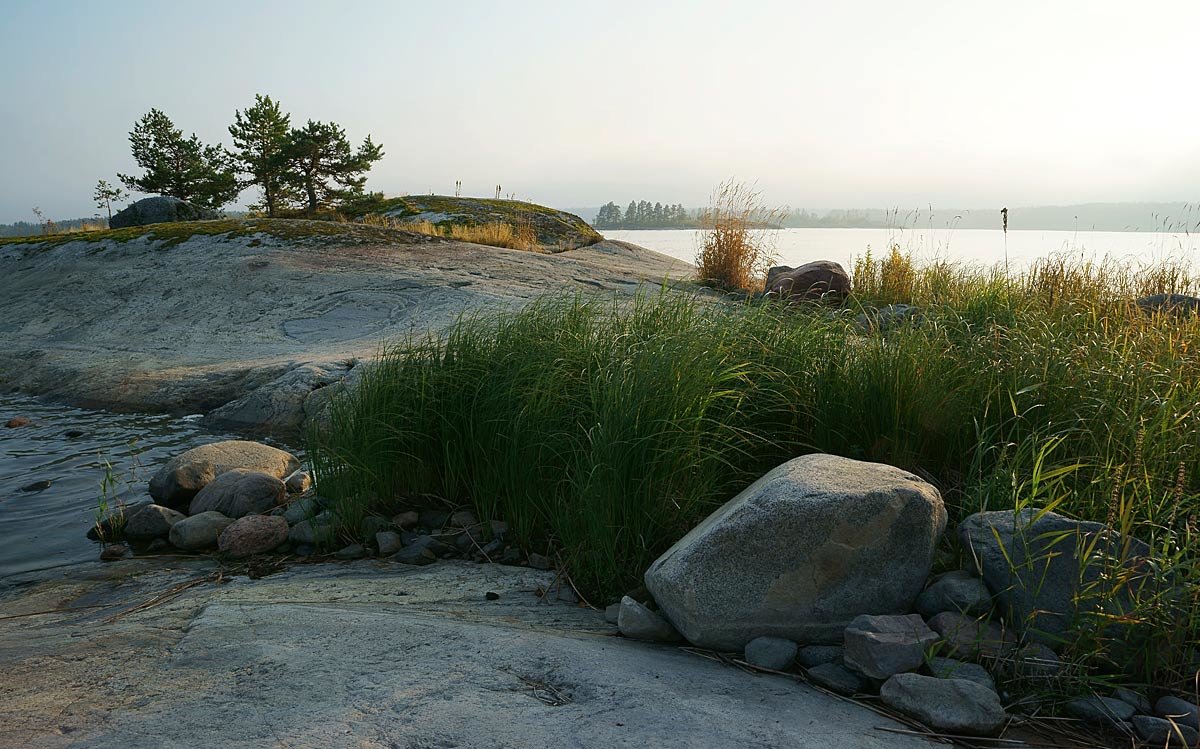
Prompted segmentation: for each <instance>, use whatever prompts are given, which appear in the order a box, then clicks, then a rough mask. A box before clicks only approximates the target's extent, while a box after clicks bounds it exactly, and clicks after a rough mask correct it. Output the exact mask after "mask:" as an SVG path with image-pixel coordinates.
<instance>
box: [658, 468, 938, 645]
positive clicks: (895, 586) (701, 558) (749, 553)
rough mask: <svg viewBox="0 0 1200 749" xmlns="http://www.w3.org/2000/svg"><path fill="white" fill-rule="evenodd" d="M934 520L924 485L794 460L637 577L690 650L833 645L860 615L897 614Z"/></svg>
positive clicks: (925, 564) (909, 601)
mask: <svg viewBox="0 0 1200 749" xmlns="http://www.w3.org/2000/svg"><path fill="white" fill-rule="evenodd" d="M945 527H946V509H945V506H944V505H943V504H942V498H941V495H940V494H939V493H938V491H937V489H936V488H934V487H933V486H932V485H930V484H928V483H926V482H925V481H923V480H921V479H920V478H918V477H917V476H914V475H913V474H911V473H908V472H906V471H902V470H900V469H898V468H894V467H892V466H888V465H882V464H879V463H865V462H862V461H857V460H850V459H848V458H842V457H838V456H834V455H820V454H818V455H806V456H803V457H799V458H795V459H794V460H790V461H788V462H787V463H784V464H783V465H781V466H779V467H777V468H775V469H774V470H772V471H770V472H769V473H767V474H766V475H765V476H763V477H762V478H760V479H759V480H758V481H756V482H755V483H754V484H752V485H751V486H750V487H748V488H747V489H746V490H745V491H743V492H742V493H741V494H739V495H737V496H736V497H734V498H733V499H731V500H730V501H729V502H727V503H726V504H725V505H724V506H722V507H721V508H720V509H718V510H717V511H716V512H714V513H713V514H712V515H710V516H709V517H708V518H707V519H706V520H705V521H704V522H702V523H701V524H700V525H698V526H697V527H696V528H694V529H693V530H692V531H691V532H690V533H688V534H687V535H686V536H684V537H683V538H682V539H680V541H679V542H678V543H676V544H675V545H674V546H672V547H671V548H670V549H669V550H668V551H667V552H666V553H665V554H663V555H662V556H661V557H660V558H659V559H658V560H657V561H655V562H654V564H653V565H651V566H650V569H649V570H648V571H647V572H646V576H645V580H646V587H647V588H648V589H649V590H650V592H651V593H652V594H653V596H654V600H655V601H656V602H657V603H658V605H659V607H660V608H661V609H662V611H663V612H664V613H665V614H666V616H667V618H668V619H670V621H671V623H672V624H673V625H674V626H675V627H676V628H677V629H678V630H679V632H680V633H681V634H682V635H683V636H684V637H686V638H687V639H688V640H689V641H690V642H692V643H693V644H696V645H698V646H701V647H707V648H714V649H718V650H741V649H742V648H744V647H745V645H746V643H748V642H749V641H750V640H753V639H754V638H756V637H763V636H769V637H781V638H784V639H788V640H792V641H793V642H805V643H827V644H834V643H839V642H840V641H841V640H842V633H843V631H844V630H845V628H846V626H847V625H848V624H850V622H851V621H852V620H854V618H855V617H857V616H859V615H861V614H907V613H909V612H911V611H912V608H913V603H914V601H915V600H916V598H917V596H918V595H919V594H920V593H921V590H922V588H923V587H924V584H925V580H926V579H927V577H928V576H929V571H930V567H931V566H932V563H933V555H934V549H935V548H936V546H937V543H938V540H939V538H940V537H941V534H942V532H943V531H944V530H945Z"/></svg>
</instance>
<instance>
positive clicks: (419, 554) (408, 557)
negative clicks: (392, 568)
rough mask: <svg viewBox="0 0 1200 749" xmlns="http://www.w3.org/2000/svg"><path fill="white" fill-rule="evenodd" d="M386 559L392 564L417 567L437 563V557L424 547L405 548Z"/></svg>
mask: <svg viewBox="0 0 1200 749" xmlns="http://www.w3.org/2000/svg"><path fill="white" fill-rule="evenodd" d="M388 558H389V559H391V560H392V561H393V562H400V563H401V564H417V565H425V564H433V563H434V562H436V561H437V557H436V556H434V555H433V552H432V551H430V550H429V549H427V548H425V547H424V546H405V547H404V548H403V549H401V550H400V551H397V552H396V553H395V554H393V555H392V556H390V557H388Z"/></svg>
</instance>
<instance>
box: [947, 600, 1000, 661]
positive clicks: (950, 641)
mask: <svg viewBox="0 0 1200 749" xmlns="http://www.w3.org/2000/svg"><path fill="white" fill-rule="evenodd" d="M929 626H930V628H932V629H933V631H934V632H937V633H938V634H939V635H941V638H942V642H943V644H944V645H945V646H946V652H948V653H949V654H950V655H953V656H957V657H959V658H980V657H983V658H989V659H993V660H994V659H998V658H1005V657H1008V656H1010V655H1012V653H1013V651H1014V650H1016V647H1017V638H1016V636H1015V635H1014V634H1013V633H1012V631H1010V630H1007V629H1005V628H1004V627H1002V626H1000V625H999V624H997V623H996V622H993V621H989V620H987V619H976V618H974V617H970V616H967V615H965V614H956V613H954V612H953V611H943V612H942V613H940V614H938V615H937V616H935V617H933V618H932V619H930V620H929Z"/></svg>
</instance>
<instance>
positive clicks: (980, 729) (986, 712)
mask: <svg viewBox="0 0 1200 749" xmlns="http://www.w3.org/2000/svg"><path fill="white" fill-rule="evenodd" d="M879 696H880V697H881V698H883V702H884V704H886V705H888V706H890V707H893V708H895V709H896V710H899V711H900V712H902V713H904V714H905V715H910V716H912V717H914V718H916V719H917V720H919V721H921V722H922V723H924V724H925V725H927V726H929V727H930V728H932V729H934V730H937V731H945V732H946V733H951V734H971V735H974V736H994V735H995V734H996V733H998V732H999V731H1000V729H1001V728H1002V727H1003V726H1004V722H1005V720H1007V718H1008V715H1007V714H1006V713H1005V712H1004V707H1003V706H1001V704H1000V698H999V697H998V696H997V695H996V693H995V692H993V691H992V690H990V689H988V688H987V687H984V686H980V685H979V684H976V683H975V682H973V681H967V680H965V679H939V678H937V677H935V676H922V675H921V674H896V675H895V676H892V677H891V678H889V679H888V680H887V681H886V682H884V684H883V687H882V688H881V689H880V690H879Z"/></svg>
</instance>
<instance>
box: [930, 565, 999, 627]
mask: <svg viewBox="0 0 1200 749" xmlns="http://www.w3.org/2000/svg"><path fill="white" fill-rule="evenodd" d="M991 610H992V594H991V593H990V592H989V591H988V589H987V585H985V584H984V582H983V580H980V579H979V578H978V577H976V576H974V575H972V574H971V573H970V572H966V571H965V570H954V571H952V572H947V573H946V574H944V575H942V576H941V577H939V578H938V579H937V580H934V581H933V582H932V583H931V584H930V585H929V587H927V588H926V589H925V590H924V591H922V592H921V595H920V596H919V597H918V598H917V611H918V612H919V613H920V614H921V616H923V617H925V618H926V619H929V618H931V617H934V616H937V615H938V614H940V613H942V612H943V611H953V612H955V613H961V614H968V615H986V614H988V613H990V612H991Z"/></svg>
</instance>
